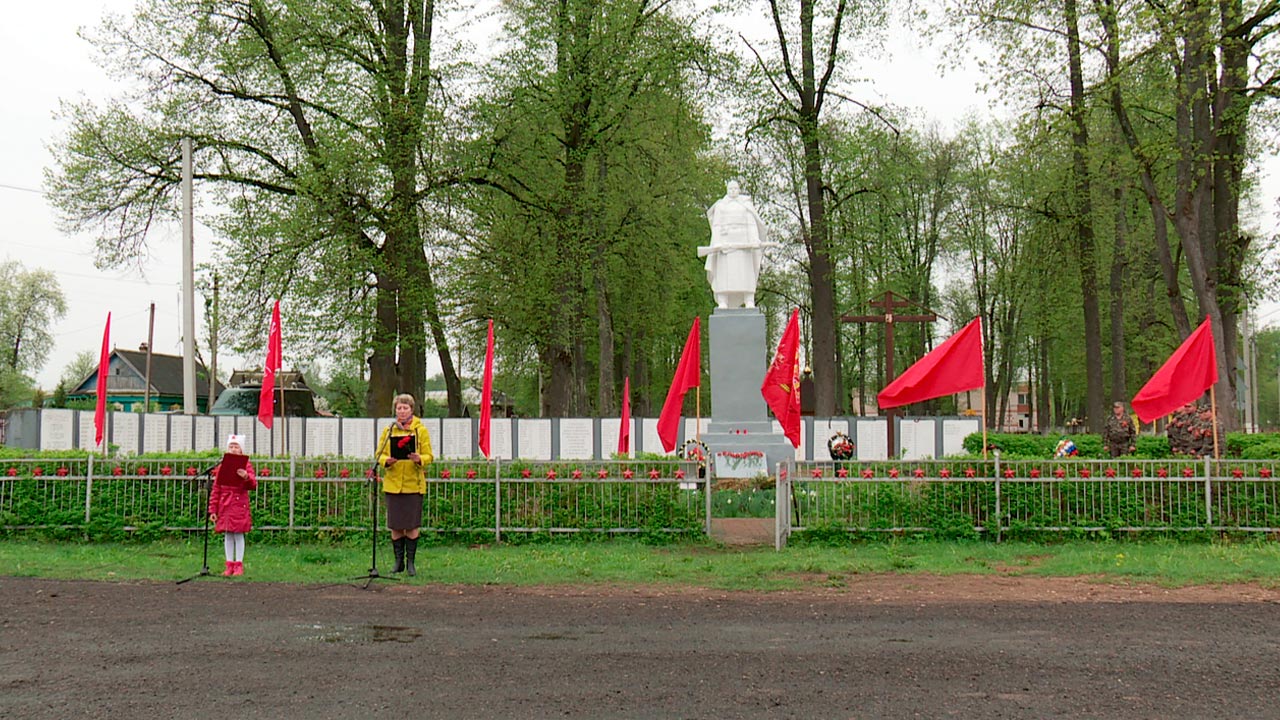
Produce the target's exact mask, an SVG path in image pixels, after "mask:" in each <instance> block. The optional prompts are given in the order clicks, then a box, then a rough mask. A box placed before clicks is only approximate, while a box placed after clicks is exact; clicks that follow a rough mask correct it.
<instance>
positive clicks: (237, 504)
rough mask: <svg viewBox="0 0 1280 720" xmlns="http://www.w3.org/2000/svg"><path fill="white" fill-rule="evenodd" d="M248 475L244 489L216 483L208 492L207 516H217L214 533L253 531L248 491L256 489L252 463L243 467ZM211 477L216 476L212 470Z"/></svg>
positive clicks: (255, 476)
mask: <svg viewBox="0 0 1280 720" xmlns="http://www.w3.org/2000/svg"><path fill="white" fill-rule="evenodd" d="M244 470H245V472H247V473H249V479H248V480H246V481H245V487H242V488H240V487H230V486H227V485H223V484H221V483H218V482H214V483H213V489H211V490H210V491H209V514H210V515H217V516H218V522H217V523H216V524H215V525H214V527H213V529H214V532H234V533H247V532H249V531H250V530H252V529H253V516H252V515H251V514H250V513H249V491H250V490H253V489H256V488H257V487H258V476H257V475H255V474H254V473H253V462H249V463H247V464H246V465H245V466H244ZM213 476H214V477H215V478H216V477H217V476H218V469H217V468H214V470H213Z"/></svg>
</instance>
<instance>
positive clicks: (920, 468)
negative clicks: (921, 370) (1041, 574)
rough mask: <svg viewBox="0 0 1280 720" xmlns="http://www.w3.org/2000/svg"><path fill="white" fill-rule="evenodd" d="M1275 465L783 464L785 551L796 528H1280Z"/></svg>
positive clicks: (991, 531) (990, 532)
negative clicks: (788, 540)
mask: <svg viewBox="0 0 1280 720" xmlns="http://www.w3.org/2000/svg"><path fill="white" fill-rule="evenodd" d="M1277 475H1280V461H1272V460H1211V459H1203V460H1116V461H1106V460H1054V461H1035V460H1016V461H1003V462H1002V461H1001V460H1000V459H999V457H998V456H997V457H994V458H992V459H991V460H989V461H964V460H959V461H956V460H945V461H914V462H909V461H904V462H882V463H858V462H845V463H833V462H826V463H783V464H780V466H779V468H778V484H777V486H776V492H777V496H776V503H777V508H778V509H777V518H776V522H777V532H776V535H775V538H776V540H775V544H776V546H777V547H779V548H781V547H783V546H785V545H786V542H787V539H788V537H789V536H790V535H791V534H793V533H796V532H803V531H806V530H814V529H817V528H827V529H836V530H840V531H845V532H851V533H909V532H941V533H944V534H957V535H987V536H991V537H994V538H996V539H999V538H1001V537H1002V536H1004V535H1006V534H1009V533H1018V532H1055V533H1064V532H1100V531H1116V532H1145V531H1197V530H1198V531H1213V532H1265V533H1275V532H1280V481H1278V479H1277Z"/></svg>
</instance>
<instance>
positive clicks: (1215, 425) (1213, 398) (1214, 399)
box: [1209, 385, 1222, 460]
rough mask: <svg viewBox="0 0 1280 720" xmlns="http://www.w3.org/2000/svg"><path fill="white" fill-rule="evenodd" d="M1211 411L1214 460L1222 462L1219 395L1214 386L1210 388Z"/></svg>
mask: <svg viewBox="0 0 1280 720" xmlns="http://www.w3.org/2000/svg"><path fill="white" fill-rule="evenodd" d="M1209 410H1210V411H1211V412H1212V413H1213V424H1212V425H1210V427H1211V428H1212V429H1213V459H1214V460H1221V459H1222V455H1221V454H1220V453H1219V451H1218V393H1217V392H1216V391H1215V390H1214V387H1213V386H1212V385H1210V386H1209Z"/></svg>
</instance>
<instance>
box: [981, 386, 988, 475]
mask: <svg viewBox="0 0 1280 720" xmlns="http://www.w3.org/2000/svg"><path fill="white" fill-rule="evenodd" d="M982 459H983V460H984V461H985V460H986V459H987V384H986V383H985V382H984V383H982Z"/></svg>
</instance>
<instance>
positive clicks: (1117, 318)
mask: <svg viewBox="0 0 1280 720" xmlns="http://www.w3.org/2000/svg"><path fill="white" fill-rule="evenodd" d="M1112 194H1113V196H1114V198H1115V204H1116V207H1115V217H1116V229H1115V232H1116V239H1115V249H1114V250H1113V251H1112V253H1111V401H1112V402H1123V401H1125V400H1128V399H1129V393H1128V388H1127V387H1126V381H1125V362H1124V361H1125V357H1124V287H1125V270H1126V266H1127V264H1128V258H1127V256H1126V255H1125V248H1126V246H1127V245H1128V237H1129V216H1128V207H1127V200H1126V197H1125V192H1124V186H1123V185H1121V184H1120V178H1118V177H1117V178H1116V187H1115V189H1114V190H1113V191H1112Z"/></svg>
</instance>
